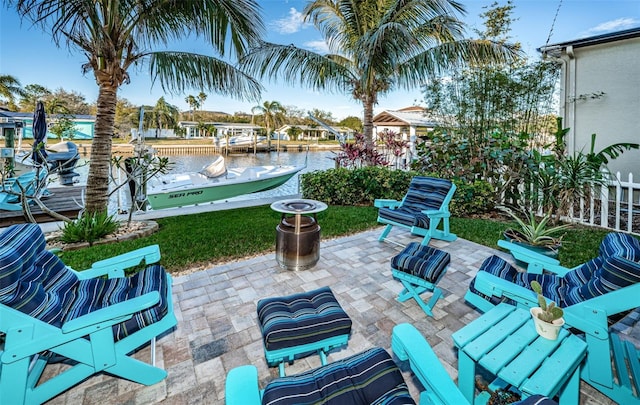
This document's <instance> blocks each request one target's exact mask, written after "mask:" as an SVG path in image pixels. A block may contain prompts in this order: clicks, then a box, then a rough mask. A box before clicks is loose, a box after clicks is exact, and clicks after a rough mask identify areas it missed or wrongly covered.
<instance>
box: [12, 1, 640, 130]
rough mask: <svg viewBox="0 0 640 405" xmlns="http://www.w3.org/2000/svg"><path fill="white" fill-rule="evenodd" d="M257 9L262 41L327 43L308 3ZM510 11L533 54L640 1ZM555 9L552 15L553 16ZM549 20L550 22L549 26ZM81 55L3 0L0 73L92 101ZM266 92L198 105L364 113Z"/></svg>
mask: <svg viewBox="0 0 640 405" xmlns="http://www.w3.org/2000/svg"><path fill="white" fill-rule="evenodd" d="M460 2H461V3H462V4H463V5H464V6H465V8H466V14H465V15H463V16H458V17H459V18H460V19H461V20H462V21H464V22H465V23H467V25H468V27H469V29H468V36H469V37H473V36H474V35H473V29H482V19H481V18H480V17H479V15H480V14H481V13H482V12H483V11H484V7H487V6H489V5H491V3H492V2H493V0H460ZM258 3H259V4H260V5H261V7H262V11H263V18H264V22H265V25H266V28H267V38H266V39H267V40H268V41H270V42H275V43H280V44H295V45H296V46H299V47H304V48H308V49H311V50H314V51H316V52H320V53H322V52H323V51H325V50H326V45H325V43H324V41H323V39H322V36H321V35H320V33H319V32H318V31H317V30H316V29H315V27H313V26H312V25H309V24H305V23H304V22H303V21H302V18H301V11H302V10H303V8H304V6H305V4H306V3H307V1H306V0H258ZM499 3H500V4H506V0H500V1H499ZM513 4H514V5H515V10H514V13H513V18H515V19H516V21H514V22H513V23H512V30H511V40H512V41H513V42H520V43H521V44H522V47H523V50H524V51H525V52H526V53H527V54H528V55H529V56H530V57H531V58H537V57H538V56H539V54H538V53H537V51H536V49H537V48H539V47H541V46H544V45H545V44H547V43H549V44H553V43H558V42H564V41H570V40H574V39H578V38H584V37H589V36H594V35H600V34H604V33H608V32H614V31H619V30H624V29H629V28H634V27H639V26H640V0H514V1H513ZM556 14H557V17H556ZM554 19H555V23H554ZM206 49H207V48H206V44H205V43H204V41H203V42H201V43H199V42H196V41H194V42H190V43H187V44H186V45H184V44H181V45H179V48H178V47H176V48H172V50H180V51H190V52H198V53H203V52H206ZM85 62H86V57H85V56H84V55H83V54H82V53H80V52H78V51H77V50H75V51H70V50H69V49H67V48H66V47H62V48H57V47H56V46H55V44H54V43H53V40H52V39H51V36H50V34H48V33H45V32H42V31H41V29H40V28H38V27H34V26H31V24H30V23H29V22H28V21H26V20H25V21H22V22H21V21H20V18H19V16H18V15H17V14H16V13H15V11H13V10H12V9H10V8H7V5H6V2H5V1H2V2H1V6H0V74H1V75H12V76H14V77H16V78H17V79H18V80H19V81H20V83H21V85H22V86H26V85H28V84H39V85H43V86H45V87H46V88H48V89H50V90H52V91H54V90H56V89H59V88H62V89H64V90H65V91H76V92H78V93H80V94H82V95H84V96H85V98H86V100H87V102H89V103H94V102H95V101H96V99H97V96H98V87H97V85H96V84H95V80H94V79H93V75H92V73H89V74H87V75H83V74H82V70H81V66H82V64H83V63H85ZM129 73H130V76H131V83H130V84H128V85H126V84H125V85H123V86H121V87H120V89H119V91H118V96H119V97H121V98H126V99H127V100H129V101H130V102H131V103H133V104H134V105H142V104H146V105H154V104H155V103H156V101H157V100H158V99H159V98H160V97H163V96H164V97H165V100H166V101H167V102H169V103H171V104H173V105H175V106H177V107H178V108H179V109H180V110H182V111H187V110H188V109H189V106H188V104H187V103H186V102H185V97H186V96H187V95H189V94H193V95H197V94H198V93H199V90H195V89H194V90H193V91H188V92H186V93H185V94H180V95H171V94H165V93H164V92H163V90H162V88H161V87H160V85H159V84H158V83H156V84H155V85H153V86H152V83H151V79H150V76H149V73H148V69H146V70H145V69H134V70H132V71H130V72H129ZM262 84H263V85H264V86H265V91H263V93H262V97H261V100H259V101H256V102H247V101H238V100H234V99H231V98H227V97H222V96H218V95H216V94H215V93H208V97H207V99H206V101H205V102H204V105H203V106H202V109H203V110H208V111H223V112H227V113H230V114H233V113H235V112H246V113H250V112H251V108H252V107H253V106H255V105H258V104H262V102H263V101H278V102H280V104H282V105H284V106H295V107H297V108H299V109H303V110H311V109H315V108H317V109H320V110H323V111H328V112H331V113H332V115H333V117H334V118H335V119H338V120H340V119H343V118H345V117H347V116H357V117H362V106H361V105H360V104H358V103H357V102H355V101H354V100H353V99H352V98H351V97H350V95H349V94H348V93H322V92H316V91H312V90H310V89H306V88H302V87H300V86H295V85H288V84H285V83H281V82H277V83H269V82H263V83H262ZM422 98H423V97H422V95H421V94H420V89H419V87H418V86H416V89H414V90H411V91H408V90H396V91H393V92H391V93H389V94H388V95H386V96H383V97H381V98H380V99H379V101H378V105H377V106H376V108H375V110H374V112H375V113H378V112H380V111H383V110H395V109H399V108H402V107H407V106H411V105H414V104H416V103H419V102H420V101H421V100H422Z"/></svg>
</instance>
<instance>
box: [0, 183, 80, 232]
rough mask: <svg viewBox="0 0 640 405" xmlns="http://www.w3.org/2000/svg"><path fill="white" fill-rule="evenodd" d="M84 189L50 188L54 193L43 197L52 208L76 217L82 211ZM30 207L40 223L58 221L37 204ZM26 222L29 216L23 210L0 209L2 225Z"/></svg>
mask: <svg viewBox="0 0 640 405" xmlns="http://www.w3.org/2000/svg"><path fill="white" fill-rule="evenodd" d="M83 190H84V186H71V187H55V188H49V192H51V194H52V195H51V196H50V197H47V198H46V199H43V200H42V202H43V203H44V205H45V206H46V207H47V208H49V209H50V210H52V211H55V212H57V213H58V214H62V215H64V216H66V217H67V218H71V219H75V218H77V217H78V212H80V209H81V208H82V207H81V206H80V204H81V195H82V192H83ZM30 207H31V214H32V215H33V217H34V218H35V219H36V221H37V222H38V223H41V222H53V221H57V219H56V218H53V217H52V216H50V215H49V214H46V213H44V212H42V210H41V209H40V207H38V205H37V204H31V206H30ZM25 222H27V218H26V217H25V216H24V214H23V212H22V211H3V210H0V227H7V226H9V225H13V224H23V223H25Z"/></svg>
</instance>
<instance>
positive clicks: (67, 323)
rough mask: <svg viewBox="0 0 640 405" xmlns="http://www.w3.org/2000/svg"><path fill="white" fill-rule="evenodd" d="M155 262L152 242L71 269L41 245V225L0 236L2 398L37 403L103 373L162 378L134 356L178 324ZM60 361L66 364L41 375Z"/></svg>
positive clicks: (167, 284)
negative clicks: (135, 270)
mask: <svg viewBox="0 0 640 405" xmlns="http://www.w3.org/2000/svg"><path fill="white" fill-rule="evenodd" d="M159 259H160V252H159V249H158V247H157V246H149V247H146V248H142V249H138V250H136V251H133V252H130V253H127V254H124V255H121V256H117V257H114V258H111V259H107V260H103V261H100V262H97V263H95V264H94V265H93V266H92V268H90V269H88V270H85V271H81V272H76V271H74V270H72V269H70V268H68V267H66V266H65V265H64V263H62V261H60V259H59V258H58V257H57V256H55V255H54V254H53V253H51V252H50V251H48V250H46V249H45V240H44V235H43V234H42V231H41V230H40V227H39V226H38V225H35V224H22V225H13V226H11V227H9V228H7V229H6V230H5V231H4V232H3V233H2V234H0V332H2V333H3V334H5V336H4V337H5V340H4V344H2V343H0V403H1V404H12V405H14V404H40V403H43V402H46V401H48V400H49V399H51V398H53V397H55V396H57V395H59V394H60V393H62V392H64V391H65V390H67V389H69V388H70V387H72V386H74V385H76V384H78V383H80V382H82V381H83V380H85V379H86V378H88V377H90V376H92V375H93V374H96V373H101V372H104V373H107V374H111V375H114V376H117V377H120V378H125V379H128V380H131V381H135V382H138V383H140V384H145V385H151V384H155V383H157V382H159V381H161V380H162V379H164V378H165V377H166V375H167V373H166V371H164V370H162V369H160V368H158V367H155V365H152V364H148V363H146V362H143V361H140V360H138V359H135V358H133V357H131V354H132V352H133V351H135V350H136V349H138V348H141V347H143V346H145V345H146V344H147V343H148V342H152V343H155V338H156V337H157V336H160V335H161V334H163V333H165V332H167V331H169V330H171V329H172V328H173V327H174V326H175V325H176V324H177V320H176V318H175V316H174V313H173V305H172V300H171V277H170V276H169V275H168V274H166V272H165V271H164V268H163V267H162V266H160V265H159V264H157V262H158V261H159ZM142 262H144V263H145V264H146V268H145V269H144V270H141V271H140V272H138V273H136V274H135V275H134V276H131V277H124V269H127V268H130V267H134V266H138V265H140V264H141V263H142ZM59 361H64V362H65V363H69V364H70V365H71V366H70V367H68V368H62V371H61V372H60V373H59V374H57V375H53V376H50V374H53V373H50V372H47V373H44V374H43V372H44V371H45V368H47V365H49V364H50V363H53V362H59ZM154 361H155V351H154V346H153V345H152V348H151V362H152V363H154ZM43 376H44V377H43Z"/></svg>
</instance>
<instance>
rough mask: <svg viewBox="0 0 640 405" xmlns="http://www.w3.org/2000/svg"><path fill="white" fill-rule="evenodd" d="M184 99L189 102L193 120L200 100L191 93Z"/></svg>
mask: <svg viewBox="0 0 640 405" xmlns="http://www.w3.org/2000/svg"><path fill="white" fill-rule="evenodd" d="M184 101H185V102H186V103H187V104H189V109H190V110H191V121H193V113H194V112H195V110H196V108H198V107H199V106H200V103H199V102H198V99H197V98H195V97H194V96H193V95H191V94H189V95H188V96H187V97H186V98H185V99H184Z"/></svg>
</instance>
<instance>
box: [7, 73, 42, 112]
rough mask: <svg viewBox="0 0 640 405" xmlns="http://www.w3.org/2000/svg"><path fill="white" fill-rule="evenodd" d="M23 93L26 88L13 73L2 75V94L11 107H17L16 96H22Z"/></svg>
mask: <svg viewBox="0 0 640 405" xmlns="http://www.w3.org/2000/svg"><path fill="white" fill-rule="evenodd" d="M23 94H24V90H23V89H22V86H21V85H20V81H19V80H18V79H17V78H15V77H14V76H11V75H0V96H2V97H3V98H4V99H5V100H6V101H7V102H8V104H9V107H11V108H14V109H15V108H16V97H18V96H22V95H23ZM34 105H35V103H34Z"/></svg>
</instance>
